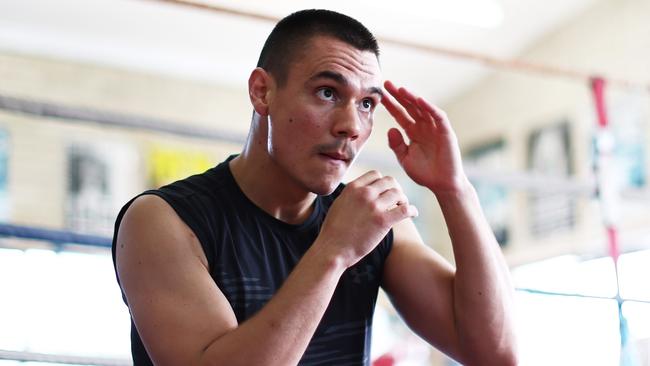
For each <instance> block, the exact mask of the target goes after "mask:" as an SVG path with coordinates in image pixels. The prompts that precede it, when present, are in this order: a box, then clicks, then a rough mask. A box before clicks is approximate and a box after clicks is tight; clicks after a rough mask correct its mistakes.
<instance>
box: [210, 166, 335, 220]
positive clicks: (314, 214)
mask: <svg viewBox="0 0 650 366" xmlns="http://www.w3.org/2000/svg"><path fill="white" fill-rule="evenodd" d="M235 157H237V155H230V156H229V157H228V159H226V161H224V162H222V163H221V164H219V165H220V166H222V169H223V170H224V171H225V173H226V174H225V176H226V178H227V180H228V183H229V184H231V185H232V187H233V188H234V190H235V192H236V195H237V197H238V198H239V200H240V201H241V202H242V203H243V204H245V205H246V206H248V207H249V208H251V209H252V210H253V212H255V213H256V215H257V216H259V217H261V218H262V219H264V220H266V221H268V222H270V223H271V224H273V225H276V226H279V227H282V228H284V229H287V230H295V231H303V230H307V229H310V228H311V227H312V226H313V224H314V222H315V221H316V219H317V218H318V217H319V215H320V213H321V211H322V203H321V196H320V195H318V196H316V199H315V200H314V203H313V205H314V209H313V210H312V212H311V213H310V214H309V217H307V219H305V221H303V222H302V223H300V224H290V223H288V222H284V221H282V220H280V219H278V218H276V217H275V216H273V215H271V214H269V213H268V212H266V211H264V210H263V209H262V208H261V207H259V206H258V205H256V204H255V202H253V201H251V199H250V198H248V196H246V194H245V193H244V191H242V189H241V187H239V184H238V183H237V181H236V180H235V177H234V175H233V174H232V170H231V169H230V164H229V163H230V161H231V160H232V159H234V158H235Z"/></svg>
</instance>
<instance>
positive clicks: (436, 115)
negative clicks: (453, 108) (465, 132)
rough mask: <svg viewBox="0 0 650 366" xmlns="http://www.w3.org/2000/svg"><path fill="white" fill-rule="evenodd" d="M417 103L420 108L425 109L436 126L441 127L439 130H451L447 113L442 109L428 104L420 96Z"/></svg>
mask: <svg viewBox="0 0 650 366" xmlns="http://www.w3.org/2000/svg"><path fill="white" fill-rule="evenodd" d="M417 103H418V105H419V106H420V108H422V109H424V110H426V111H427V112H428V113H429V115H430V116H431V118H433V120H434V121H435V123H436V127H437V128H439V129H441V132H449V131H450V130H451V125H450V124H449V118H448V117H447V113H445V111H443V110H442V109H440V108H438V107H437V106H435V105H433V104H430V103H429V102H427V101H426V100H424V99H422V98H418V99H417Z"/></svg>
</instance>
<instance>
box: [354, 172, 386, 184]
mask: <svg viewBox="0 0 650 366" xmlns="http://www.w3.org/2000/svg"><path fill="white" fill-rule="evenodd" d="M381 177H382V175H381V173H380V172H378V171H376V170H371V171H369V172H366V173H364V174H362V175H361V176H360V177H359V178H357V179H355V180H353V181H351V182H350V183H348V186H351V187H363V186H367V185H369V184H371V183H373V182H374V181H376V180H377V179H380V178H381Z"/></svg>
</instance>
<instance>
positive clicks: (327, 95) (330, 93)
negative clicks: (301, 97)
mask: <svg viewBox="0 0 650 366" xmlns="http://www.w3.org/2000/svg"><path fill="white" fill-rule="evenodd" d="M316 95H317V96H318V97H319V98H320V99H322V100H328V101H333V100H336V95H335V94H334V89H332V88H320V89H318V91H317V92H316Z"/></svg>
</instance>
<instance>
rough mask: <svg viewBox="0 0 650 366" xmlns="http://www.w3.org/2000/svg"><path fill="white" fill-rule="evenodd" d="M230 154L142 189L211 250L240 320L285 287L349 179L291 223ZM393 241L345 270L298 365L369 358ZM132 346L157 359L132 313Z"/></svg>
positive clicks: (215, 271)
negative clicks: (241, 177)
mask: <svg viewBox="0 0 650 366" xmlns="http://www.w3.org/2000/svg"><path fill="white" fill-rule="evenodd" d="M232 158H233V157H232V156H231V157H230V158H229V159H228V160H227V161H225V162H223V163H221V164H219V165H218V166H216V167H214V168H212V169H210V170H208V171H206V172H205V173H203V174H198V175H194V176H191V177H188V178H186V179H183V180H180V181H177V182H174V183H172V184H169V185H167V186H164V187H162V188H160V189H158V190H150V191H146V192H144V193H142V194H154V195H157V196H158V197H161V198H162V199H164V200H165V201H166V202H167V203H168V204H169V205H170V206H171V207H172V208H173V209H174V210H175V211H176V213H177V214H178V215H179V216H180V218H181V219H182V220H183V221H184V222H185V223H186V224H187V225H188V226H189V227H190V228H191V229H192V231H193V232H194V234H195V235H196V236H197V238H198V240H199V241H200V243H201V246H202V247H203V250H204V252H205V255H206V257H207V260H208V265H209V270H210V275H211V276H212V278H213V279H214V281H215V283H216V284H217V286H218V287H219V289H220V290H221V291H222V292H223V293H224V295H225V296H226V298H227V299H228V301H229V302H230V305H231V306H232V308H233V310H234V313H235V315H236V317H237V321H238V322H239V323H241V322H244V321H246V319H248V318H250V317H251V316H252V315H253V314H255V313H256V312H257V311H258V310H260V309H261V308H262V307H263V306H264V305H265V304H266V303H267V302H268V301H269V299H270V298H271V297H272V296H273V294H274V293H275V292H276V291H277V290H278V289H279V288H280V286H282V283H283V282H284V280H285V279H286V278H287V276H288V275H289V273H290V272H291V270H292V269H293V268H294V267H295V266H296V264H297V263H298V261H299V260H300V258H301V257H302V256H303V254H305V252H306V251H307V249H309V247H310V246H311V244H312V243H313V242H314V240H315V239H316V237H317V236H318V233H319V231H320V227H321V225H322V223H323V220H324V219H325V215H326V214H327V211H328V209H329V207H330V206H331V205H332V203H333V201H334V200H335V199H336V197H338V195H339V194H340V193H341V191H342V190H343V188H344V186H343V185H342V184H341V185H339V187H338V188H337V189H336V190H335V191H334V193H332V194H331V195H328V196H318V197H317V198H316V200H315V202H314V209H313V211H312V214H311V215H310V217H309V218H308V219H307V220H306V221H305V222H303V223H302V224H299V225H291V224H287V223H285V222H283V221H280V220H278V219H276V218H274V217H273V216H271V215H269V214H268V213H266V212H265V211H263V210H262V209H260V208H259V207H257V206H256V205H255V204H254V203H253V202H252V201H250V200H249V199H248V198H247V197H246V196H245V195H244V193H243V192H242V191H241V189H240V188H239V186H238V185H237V183H236V181H235V179H234V178H233V176H232V173H231V171H230V168H229V165H228V161H230V160H231V159H232ZM134 199H135V198H134ZM134 199H133V200H134ZM133 200H131V201H129V202H128V203H127V204H126V205H125V206H124V207H123V208H122V210H121V211H120V213H119V215H118V217H117V220H116V223H115V233H114V237H113V262H114V263H115V245H116V241H117V232H118V230H119V226H120V222H121V220H122V217H123V216H124V213H125V212H126V210H127V209H128V207H129V206H130V205H131V203H132V202H133ZM391 247H392V231H391V232H389V233H388V235H387V236H386V237H385V238H384V239H383V240H382V242H381V243H380V244H379V245H378V246H377V247H376V248H375V249H374V250H373V251H372V252H370V254H368V255H367V256H366V257H364V258H363V259H362V260H361V261H359V262H358V263H357V264H355V265H354V266H352V267H351V268H348V270H346V272H345V273H344V274H343V276H342V277H341V279H340V280H339V283H338V285H337V287H336V290H335V292H334V295H333V297H332V299H331V301H330V304H329V306H328V308H327V310H326V312H325V314H324V315H323V318H322V319H321V322H320V324H319V326H318V328H317V330H316V332H315V334H314V336H313V338H312V340H311V341H310V343H309V346H308V348H307V350H306V351H305V354H304V355H303V357H302V359H301V361H300V363H299V364H300V365H305V366H307V365H339V366H344V365H355V366H356V365H369V364H370V337H371V330H372V317H373V313H374V307H375V302H376V300H377V291H378V289H379V286H380V282H381V278H382V271H383V265H384V261H385V259H386V257H387V256H388V253H389V252H390V249H391ZM116 273H117V272H116ZM118 283H119V278H118ZM122 296H123V298H124V301H125V303H126V297H124V294H123V295H122ZM127 305H128V304H127ZM131 351H132V355H133V362H134V366H141V365H152V362H151V360H150V358H149V356H148V355H147V352H146V350H145V348H144V346H143V344H142V340H141V339H140V336H139V335H138V332H137V329H136V327H135V325H134V323H133V320H131Z"/></svg>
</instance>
